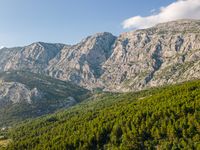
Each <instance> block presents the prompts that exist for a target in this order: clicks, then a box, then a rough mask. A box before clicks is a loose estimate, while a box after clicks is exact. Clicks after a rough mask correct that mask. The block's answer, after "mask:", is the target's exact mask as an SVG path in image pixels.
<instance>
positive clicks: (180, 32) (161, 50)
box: [101, 20, 200, 91]
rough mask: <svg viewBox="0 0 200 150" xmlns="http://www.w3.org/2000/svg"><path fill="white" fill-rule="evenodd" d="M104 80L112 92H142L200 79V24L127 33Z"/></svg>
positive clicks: (107, 65)
mask: <svg viewBox="0 0 200 150" xmlns="http://www.w3.org/2000/svg"><path fill="white" fill-rule="evenodd" d="M103 67H104V70H105V73H104V74H103V75H102V76H101V81H104V83H105V84H106V87H108V89H109V90H113V89H114V90H119V91H127V90H133V89H134V90H135V89H136V90H138V89H143V88H145V87H151V86H158V85H164V84H170V83H176V82H181V81H185V80H190V79H193V78H199V77H200V21H192V20H180V21H174V22H169V23H163V24H159V25H157V26H155V27H153V28H150V29H146V30H138V31H132V32H127V33H123V34H121V35H120V36H119V38H118V39H117V40H116V41H115V44H114V46H113V53H112V55H111V57H110V58H109V59H108V60H107V61H106V62H105V64H104V65H103Z"/></svg>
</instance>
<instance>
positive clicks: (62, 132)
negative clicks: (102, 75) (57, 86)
mask: <svg viewBox="0 0 200 150" xmlns="http://www.w3.org/2000/svg"><path fill="white" fill-rule="evenodd" d="M9 136H10V137H11V138H12V140H13V142H12V144H10V145H9V146H8V147H7V149H15V150H18V149H19V150H22V149H29V150H31V149H36V150H37V149H38V150H39V149H40V150H45V149H55V150H56V149H59V150H61V149H81V150H84V149H114V150H115V149H121V150H128V149H137V150H138V149H169V150H171V149H185V150H188V149H199V148H200V81H193V82H188V83H183V84H180V85H175V86H167V87H163V88H160V89H159V88H156V89H151V90H146V91H141V92H136V93H125V94H112V93H106V94H100V93H98V94H97V95H94V96H93V97H92V98H90V99H89V100H88V101H84V102H82V103H80V104H79V105H76V106H74V107H71V108H69V109H68V110H66V111H61V112H58V113H56V114H53V115H49V116H46V117H41V118H39V119H36V120H33V121H27V122H25V123H23V124H21V125H19V126H18V127H16V128H14V129H12V130H11V131H10V133H9Z"/></svg>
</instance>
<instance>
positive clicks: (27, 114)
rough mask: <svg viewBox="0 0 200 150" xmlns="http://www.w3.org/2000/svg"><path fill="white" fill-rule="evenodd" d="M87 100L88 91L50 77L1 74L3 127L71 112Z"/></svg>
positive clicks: (26, 73)
mask: <svg viewBox="0 0 200 150" xmlns="http://www.w3.org/2000/svg"><path fill="white" fill-rule="evenodd" d="M87 96H89V91H88V90H85V89H83V88H81V87H78V86H75V85H73V84H71V83H69V82H65V81H61V80H57V79H53V78H51V77H48V76H44V75H38V74H35V73H30V72H24V71H11V72H10V71H9V72H3V73H0V126H2V125H7V124H10V123H12V122H15V121H19V120H24V119H26V118H32V117H37V116H40V115H43V114H47V113H52V112H54V111H56V110H58V109H61V108H68V107H70V106H72V105H75V104H77V103H78V102H80V101H82V100H84V99H85V98H87Z"/></svg>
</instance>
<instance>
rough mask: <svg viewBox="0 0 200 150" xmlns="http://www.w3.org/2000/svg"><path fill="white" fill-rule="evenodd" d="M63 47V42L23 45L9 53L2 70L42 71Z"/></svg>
mask: <svg viewBox="0 0 200 150" xmlns="http://www.w3.org/2000/svg"><path fill="white" fill-rule="evenodd" d="M63 47H64V45H63V44H48V43H43V42H37V43H33V44H31V45H29V46H26V47H23V48H21V49H20V50H19V49H18V51H17V52H15V53H11V54H10V55H11V56H10V59H8V60H7V61H6V65H5V67H4V71H7V70H30V71H33V72H40V73H41V72H44V70H45V69H46V68H47V67H48V64H49V61H50V60H51V59H52V58H54V57H55V56H56V55H57V54H58V53H59V52H60V50H61V49H62V48H63Z"/></svg>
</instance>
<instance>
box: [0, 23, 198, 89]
mask: <svg viewBox="0 0 200 150" xmlns="http://www.w3.org/2000/svg"><path fill="white" fill-rule="evenodd" d="M1 51H2V50H1ZM4 55H5V59H3V60H1V61H0V70H20V69H21V70H24V69H25V70H27V69H28V70H30V71H32V72H39V73H45V74H48V75H50V76H52V77H55V78H58V79H61V80H68V81H72V82H73V83H75V84H78V85H81V86H83V87H86V88H88V89H95V88H102V89H104V90H108V91H131V90H132V91H133V90H141V89H144V88H147V87H152V86H159V85H166V84H173V83H177V82H182V81H186V80H191V79H195V78H200V21H197V20H178V21H173V22H168V23H162V24H158V25H156V26H155V27H152V28H149V29H144V30H136V31H130V32H127V33H123V34H121V35H120V36H119V37H115V36H113V35H112V34H110V33H98V34H95V35H93V36H90V37H87V38H86V39H84V40H83V41H81V42H80V43H78V44H76V45H73V46H68V45H63V44H45V43H41V42H40V43H34V44H31V45H29V46H27V47H24V48H21V49H19V48H18V49H14V50H13V49H9V50H8V51H6V52H5V51H4V53H1V54H0V58H4Z"/></svg>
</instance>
